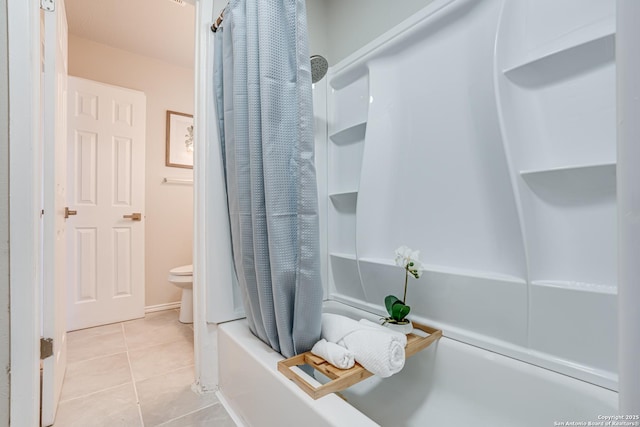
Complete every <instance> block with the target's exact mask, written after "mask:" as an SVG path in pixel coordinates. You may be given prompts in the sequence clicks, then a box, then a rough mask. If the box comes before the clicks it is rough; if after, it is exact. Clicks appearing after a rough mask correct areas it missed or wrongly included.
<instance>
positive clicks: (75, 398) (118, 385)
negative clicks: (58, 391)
mask: <svg viewBox="0 0 640 427" xmlns="http://www.w3.org/2000/svg"><path fill="white" fill-rule="evenodd" d="M132 383H133V381H130V382H126V383H122V384H117V385H112V386H109V387H107V388H102V389H100V390H97V391H92V392H90V393H87V394H83V395H81V396H76V397H72V398H71V399H64V400H60V401H59V403H67V402H72V401H74V400H78V399H84V398H85V397H91V396H93V395H95V394H98V393H102V392H105V391H111V390H115V389H116V388H118V387H122V386H125V385H127V384H132Z"/></svg>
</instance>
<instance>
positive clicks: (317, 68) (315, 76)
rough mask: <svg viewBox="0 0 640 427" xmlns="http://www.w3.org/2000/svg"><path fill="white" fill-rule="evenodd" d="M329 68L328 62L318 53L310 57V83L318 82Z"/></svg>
mask: <svg viewBox="0 0 640 427" xmlns="http://www.w3.org/2000/svg"><path fill="white" fill-rule="evenodd" d="M328 69H329V63H328V62H327V60H326V59H324V57H322V56H320V55H313V56H312V57H311V83H316V82H319V81H320V80H321V79H322V78H323V77H324V75H325V74H327V70H328Z"/></svg>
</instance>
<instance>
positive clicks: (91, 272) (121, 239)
mask: <svg viewBox="0 0 640 427" xmlns="http://www.w3.org/2000/svg"><path fill="white" fill-rule="evenodd" d="M68 99H69V101H68V102H69V130H68V162H69V168H68V170H69V190H68V200H69V208H70V209H71V210H72V211H76V215H74V216H71V217H70V218H69V219H68V221H67V227H68V232H67V235H68V240H67V242H68V245H69V251H68V254H69V263H68V266H69V287H68V298H67V300H68V305H67V311H68V315H67V329H68V330H69V331H72V330H76V329H82V328H88V327H92V326H98V325H104V324H107V323H114V322H121V321H124V320H129V319H135V318H139V317H143V316H144V216H143V215H142V214H143V208H144V169H145V164H144V163H145V160H144V153H145V122H146V118H145V116H146V98H145V95H144V93H142V92H138V91H134V90H130V89H125V88H121V87H117V86H111V85H106V84H102V83H98V82H94V81H91V80H85V79H80V78H77V77H69V98H68Z"/></svg>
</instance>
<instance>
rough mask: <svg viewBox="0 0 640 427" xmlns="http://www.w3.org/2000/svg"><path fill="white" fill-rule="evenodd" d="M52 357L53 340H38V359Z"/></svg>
mask: <svg viewBox="0 0 640 427" xmlns="http://www.w3.org/2000/svg"><path fill="white" fill-rule="evenodd" d="M51 356H53V338H40V359H41V360H44V359H46V358H47V357H51Z"/></svg>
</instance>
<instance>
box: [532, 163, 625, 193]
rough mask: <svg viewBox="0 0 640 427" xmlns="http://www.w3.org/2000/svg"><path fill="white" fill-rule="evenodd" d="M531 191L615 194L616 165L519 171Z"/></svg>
mask: <svg viewBox="0 0 640 427" xmlns="http://www.w3.org/2000/svg"><path fill="white" fill-rule="evenodd" d="M520 176H522V178H523V179H524V180H525V181H526V182H527V183H528V184H529V186H530V187H531V188H533V189H537V190H540V189H544V190H545V191H547V192H554V193H571V194H578V193H586V192H592V193H594V194H595V193H598V194H599V193H603V192H605V193H612V192H613V193H615V189H616V164H615V163H613V162H610V163H599V164H590V165H577V166H565V167H558V168H551V169H538V170H525V171H520Z"/></svg>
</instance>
